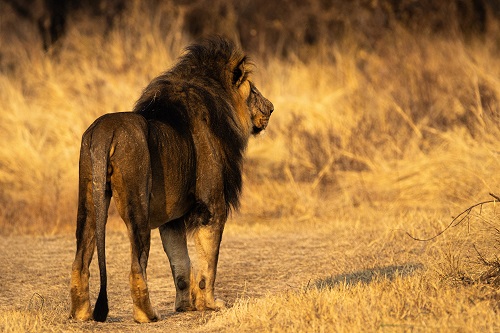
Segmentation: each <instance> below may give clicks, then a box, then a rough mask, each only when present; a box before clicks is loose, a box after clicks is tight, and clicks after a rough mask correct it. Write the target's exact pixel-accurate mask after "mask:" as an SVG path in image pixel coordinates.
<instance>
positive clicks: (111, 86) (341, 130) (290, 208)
mask: <svg viewBox="0 0 500 333" xmlns="http://www.w3.org/2000/svg"><path fill="white" fill-rule="evenodd" d="M141 10H142V12H141ZM143 10H144V8H142V9H141V7H140V6H139V7H138V6H137V5H135V6H134V7H133V8H132V9H131V10H130V12H129V13H128V15H127V16H126V19H123V20H122V21H121V23H120V24H118V25H116V26H115V27H114V28H113V29H112V30H111V31H110V32H108V33H107V34H106V35H103V34H102V33H101V31H102V30H100V29H99V26H98V24H97V23H96V22H93V21H90V20H85V19H80V20H76V21H75V23H74V24H73V25H71V26H70V29H69V31H68V32H67V35H66V36H65V38H64V40H63V41H62V42H61V43H60V45H59V46H58V49H57V51H53V52H49V53H47V54H44V53H43V52H42V51H41V48H40V47H39V41H38V39H37V35H36V31H35V30H34V28H32V29H31V30H30V29H29V28H26V27H25V28H24V30H23V31H20V32H18V33H17V34H2V35H1V36H0V42H1V44H2V58H1V60H2V61H1V62H0V66H1V68H0V99H1V100H2V102H3V105H2V111H1V113H2V121H1V123H0V133H1V134H0V135H1V139H2V145H1V146H0V184H1V187H0V225H1V229H0V230H1V232H2V233H3V234H10V233H25V232H40V231H42V232H44V233H54V232H60V231H67V230H72V229H73V228H74V227H73V226H74V219H75V208H76V192H77V177H78V151H79V141H80V137H81V134H82V133H83V131H84V130H85V128H86V127H87V126H88V125H89V124H90V123H91V122H92V121H93V119H95V118H96V117H97V116H99V115H101V114H104V113H107V112H116V111H124V110H130V109H131V108H132V106H133V104H134V102H135V100H136V98H137V97H138V96H139V94H140V92H141V90H142V88H143V87H144V86H145V85H146V84H147V83H148V82H149V80H151V79H152V78H153V77H154V76H155V75H157V74H159V73H160V72H162V71H164V70H166V69H168V68H169V67H170V66H171V65H172V64H173V63H174V62H175V59H176V57H177V56H178V55H179V54H181V52H182V49H183V47H184V46H185V45H186V44H187V43H188V42H189V38H187V37H186V36H185V35H184V34H182V33H180V32H179V31H180V22H179V19H176V17H174V16H173V15H172V14H171V12H169V11H168V8H163V11H158V12H157V13H147V17H148V18H149V19H147V20H144V16H145V13H144V12H143ZM3 15H4V20H3V22H9V18H10V19H13V18H12V17H9V16H8V15H9V14H8V13H6V14H3ZM3 24H5V25H6V24H7V23H3ZM495 33H496V30H494V31H491V32H490V33H489V34H487V35H486V36H483V37H482V38H481V39H479V38H477V39H474V38H472V39H471V40H468V41H467V42H465V41H464V39H462V38H460V36H459V35H457V36H455V37H453V36H452V37H450V36H446V37H443V36H441V37H440V36H433V35H428V34H426V35H421V36H419V35H416V34H415V33H411V32H408V31H407V30H405V29H404V28H402V27H399V26H398V25H396V24H395V25H394V29H392V30H390V31H385V33H383V34H381V36H380V37H379V39H378V40H377V42H376V43H374V45H372V46H370V47H367V46H363V43H360V41H359V40H358V39H356V38H355V37H352V38H351V39H349V38H345V40H344V41H343V42H342V43H341V44H338V45H332V46H331V47H330V46H328V45H320V46H318V47H317V50H316V51H317V52H316V53H315V54H316V55H317V56H316V57H310V58H309V59H308V60H307V61H304V60H300V59H299V58H294V57H293V56H291V57H289V58H287V59H280V58H276V57H268V58H265V59H260V58H254V61H255V63H256V64H257V69H256V73H255V74H254V80H255V81H256V82H257V84H258V85H259V86H260V87H261V90H262V91H263V92H264V94H265V95H266V96H267V97H269V99H271V100H272V101H273V103H274V105H275V109H276V112H275V113H274V114H273V118H272V120H271V125H270V127H269V130H268V133H266V134H265V135H264V136H262V137H260V138H257V139H256V140H253V141H252V142H251V143H250V146H249V149H248V158H247V166H246V173H245V180H246V181H245V183H246V184H245V186H246V189H245V198H244V200H243V206H242V210H241V213H242V214H243V215H245V214H254V215H255V216H257V217H279V218H282V220H283V221H292V220H297V219H299V220H301V221H306V220H311V219H315V218H316V217H318V216H323V215H331V214H336V213H337V210H338V209H343V210H346V209H347V210H352V211H354V210H355V209H356V207H358V206H360V205H368V206H372V207H385V208H384V209H387V208H394V209H401V208H403V209H407V208H410V209H416V208H422V207H424V208H429V209H438V210H440V209H444V210H448V211H449V210H455V209H458V208H459V207H461V206H463V205H464V204H467V203H471V202H474V201H477V200H479V199H480V198H482V197H484V196H485V195H487V193H488V192H495V190H496V185H497V184H498V181H499V176H498V172H497V170H498V168H499V156H498V148H497V141H498V135H499V132H500V131H499V125H500V110H499V108H500V106H499V101H500V60H499V57H498V49H497V48H496V46H495V45H496V44H495V39H494V36H495ZM490 37H491V38H490ZM248 52H249V53H250V55H252V50H248ZM325 202H328V204H327V205H325ZM325 206H328V207H329V208H325ZM332 207H335V208H332Z"/></svg>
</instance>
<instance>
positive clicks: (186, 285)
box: [160, 218, 196, 311]
mask: <svg viewBox="0 0 500 333" xmlns="http://www.w3.org/2000/svg"><path fill="white" fill-rule="evenodd" d="M160 236H161V241H162V243H163V249H164V250H165V253H166V254H167V256H168V260H169V261H170V268H171V269H172V277H173V278H174V284H175V291H176V294H175V310H176V311H190V310H196V309H195V308H194V307H193V305H192V302H191V299H190V296H191V295H190V292H189V291H190V276H191V260H190V259H189V254H188V248H187V240H186V226H185V223H184V219H183V218H180V219H177V220H175V221H171V222H168V223H165V224H164V225H162V226H161V227H160Z"/></svg>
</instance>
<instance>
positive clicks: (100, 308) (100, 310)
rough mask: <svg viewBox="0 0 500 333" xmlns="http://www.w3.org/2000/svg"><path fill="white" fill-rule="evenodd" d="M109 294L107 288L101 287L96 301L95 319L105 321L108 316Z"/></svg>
mask: <svg viewBox="0 0 500 333" xmlns="http://www.w3.org/2000/svg"><path fill="white" fill-rule="evenodd" d="M108 312H109V308H108V295H107V292H106V289H104V290H103V289H101V291H99V297H97V302H96V303H95V308H94V314H93V316H94V320H95V321H99V322H101V323H102V322H105V321H106V318H107V317H108Z"/></svg>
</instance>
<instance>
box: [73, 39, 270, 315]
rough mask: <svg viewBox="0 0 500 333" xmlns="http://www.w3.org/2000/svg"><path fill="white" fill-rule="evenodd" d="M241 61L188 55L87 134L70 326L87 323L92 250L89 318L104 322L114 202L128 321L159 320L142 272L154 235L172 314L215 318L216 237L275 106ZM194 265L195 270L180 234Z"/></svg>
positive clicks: (204, 48) (219, 50)
mask: <svg viewBox="0 0 500 333" xmlns="http://www.w3.org/2000/svg"><path fill="white" fill-rule="evenodd" d="M248 75H249V65H248V63H247V59H246V57H245V55H244V54H243V53H242V52H241V51H240V50H239V49H237V48H236V47H235V46H234V44H232V43H231V42H229V41H227V40H225V39H223V38H221V37H214V38H211V39H208V40H205V41H203V42H202V43H200V44H195V45H192V46H190V47H188V49H187V52H186V53H185V54H184V55H183V56H182V57H181V58H180V60H179V62H178V63H177V65H176V66H175V67H173V68H172V69H171V70H170V71H168V72H166V73H164V74H162V75H160V76H158V77H157V78H155V79H154V80H153V81H152V82H151V83H150V84H149V85H148V86H147V87H146V89H145V90H144V92H143V94H142V96H141V97H140V98H139V100H138V101H137V103H136V105H135V107H134V112H123V113H114V114H107V115H104V116H102V117H100V118H99V119H97V120H96V121H95V122H94V123H93V124H92V125H91V126H90V127H89V128H88V129H87V131H86V132H85V133H84V134H83V138H82V146H81V151H80V180H79V199H78V217H77V230H76V240H77V249H76V256H75V261H74V262H73V267H72V275H71V317H73V318H76V319H79V320H87V319H90V317H91V312H90V310H91V307H90V300H89V265H90V261H91V260H92V255H93V252H94V248H95V246H96V243H97V256H98V262H99V271H100V280H101V289H100V292H99V296H98V298H97V302H96V305H95V308H94V312H93V318H94V320H97V321H105V320H106V317H107V314H108V301H107V292H106V283H107V277H106V263H105V246H104V243H105V236H104V233H105V225H106V219H107V210H108V207H109V203H110V200H111V196H114V198H115V202H116V206H117V208H118V211H119V213H120V216H121V217H122V219H123V220H124V221H125V224H126V225H127V228H128V233H129V237H130V242H131V252H132V267H131V273H130V288H131V292H132V299H133V309H134V319H135V321H137V322H149V321H155V320H157V319H158V315H157V313H156V312H155V311H154V310H153V308H152V306H151V302H150V299H149V293H148V287H147V283H146V266H147V263H148V255H149V247H150V229H152V228H159V230H160V235H161V239H162V242H163V248H164V250H165V252H166V254H167V256H168V258H169V260H170V266H171V269H172V275H173V278H174V283H175V288H176V299H175V309H176V310H177V311H185V310H204V309H216V308H218V307H221V306H223V302H221V301H218V300H215V298H214V282H215V274H216V268H217V261H218V255H219V245H220V241H221V237H222V231H223V229H224V224H225V222H226V219H227V216H228V213H229V211H230V209H231V208H232V207H236V206H237V205H238V198H239V194H240V191H241V167H242V158H243V151H244V150H245V147H246V145H247V142H248V139H249V137H250V135H251V134H257V133H259V132H260V131H261V130H263V129H265V128H266V126H267V124H268V121H269V117H270V115H271V113H272V112H273V105H272V104H271V102H270V101H269V100H267V99H266V98H264V97H263V96H262V95H261V94H260V93H259V91H258V90H257V88H256V87H255V86H254V85H253V83H252V82H251V81H250V80H249V78H248ZM187 233H190V234H192V235H193V237H194V240H195V245H196V252H197V255H198V258H199V267H198V268H197V271H196V272H194V270H192V269H191V261H190V258H189V256H188V249H187V244H186V234H187Z"/></svg>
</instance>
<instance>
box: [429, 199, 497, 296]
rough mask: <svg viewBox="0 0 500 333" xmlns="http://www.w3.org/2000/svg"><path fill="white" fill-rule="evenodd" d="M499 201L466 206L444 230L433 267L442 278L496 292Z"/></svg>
mask: <svg viewBox="0 0 500 333" xmlns="http://www.w3.org/2000/svg"><path fill="white" fill-rule="evenodd" d="M498 205H499V202H498V201H495V200H493V202H492V201H489V202H488V203H485V204H480V205H475V206H473V207H474V208H468V209H467V210H466V211H464V213H463V214H462V215H460V216H457V218H456V221H455V222H454V223H453V224H452V225H451V226H452V228H451V229H449V230H447V231H446V233H445V236H446V245H445V246H443V248H444V250H443V256H442V258H441V261H440V262H439V263H438V264H437V267H436V270H437V271H438V272H439V274H440V276H441V278H442V279H444V280H446V281H451V282H452V283H459V284H466V285H468V284H484V285H485V286H491V289H489V290H488V291H489V292H491V293H493V294H494V295H496V293H497V290H498V287H500V260H499V257H498V251H499V246H500V229H499V226H498V221H499V220H500V209H499V208H500V207H498Z"/></svg>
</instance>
